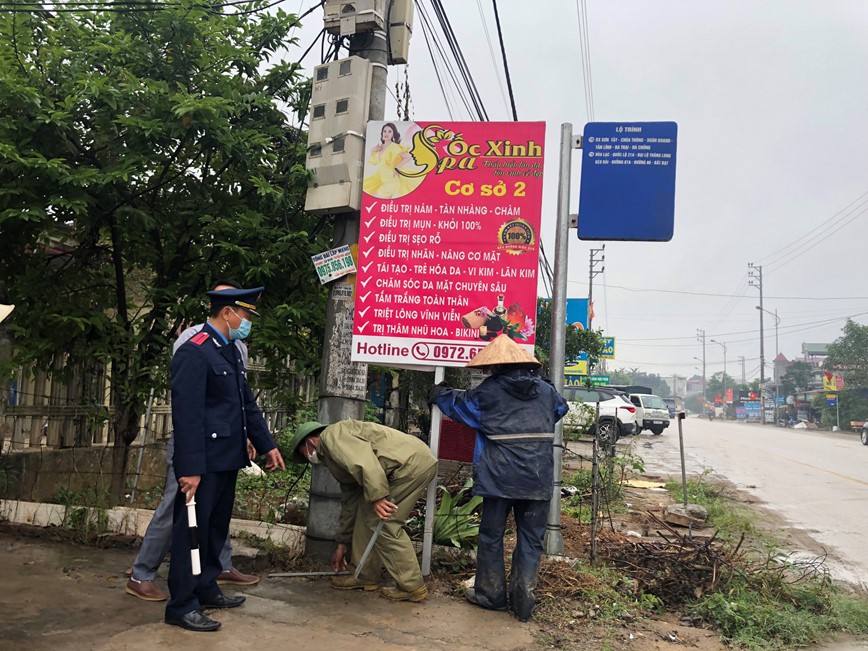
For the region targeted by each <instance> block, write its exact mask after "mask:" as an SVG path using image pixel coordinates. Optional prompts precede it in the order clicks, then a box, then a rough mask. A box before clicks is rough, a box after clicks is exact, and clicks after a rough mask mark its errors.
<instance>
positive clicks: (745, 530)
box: [666, 475, 761, 542]
mask: <svg viewBox="0 0 868 651" xmlns="http://www.w3.org/2000/svg"><path fill="white" fill-rule="evenodd" d="M704 478H705V475H703V476H702V478H701V479H700V480H699V481H696V480H693V479H688V480H687V501H688V502H689V503H690V504H698V505H700V506H702V507H705V509H706V510H707V511H708V523H707V524H708V526H709V527H713V528H714V529H717V531H718V538H720V539H721V540H725V541H730V542H731V541H734V540H738V539H739V538H741V536H742V534H745V535H750V536H753V537H757V538H759V537H760V535H761V534H760V533H759V531H758V530H757V527H756V524H755V523H756V519H757V516H756V514H755V513H753V512H752V511H750V510H749V509H747V508H744V507H742V506H740V505H738V504H736V503H735V502H733V501H732V500H731V499H729V498H727V497H726V496H725V495H724V492H723V489H722V488H721V487H719V486H715V485H713V484H711V483H709V482H707V481H703V479H704ZM666 490H667V491H669V493H670V494H671V495H672V499H674V500H675V501H676V502H677V503H678V504H681V503H682V502H683V501H684V493H683V490H682V486H681V482H680V481H669V482H667V483H666Z"/></svg>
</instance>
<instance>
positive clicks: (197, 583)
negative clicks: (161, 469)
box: [166, 470, 238, 619]
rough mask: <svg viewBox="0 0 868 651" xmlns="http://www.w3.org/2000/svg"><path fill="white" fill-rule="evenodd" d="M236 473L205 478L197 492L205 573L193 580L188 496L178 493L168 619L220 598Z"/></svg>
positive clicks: (170, 565) (199, 608) (212, 473)
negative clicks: (222, 556) (222, 558)
mask: <svg viewBox="0 0 868 651" xmlns="http://www.w3.org/2000/svg"><path fill="white" fill-rule="evenodd" d="M237 476H238V471H237V470H230V471H226V472H209V473H206V474H204V475H202V479H201V481H200V482H199V488H198V489H197V490H196V520H197V525H198V534H199V557H200V562H201V565H202V573H201V574H200V575H199V576H193V566H192V562H191V560H190V531H189V523H188V521H187V503H186V496H185V495H184V494H183V493H182V492H181V491H178V495H177V497H176V498H175V510H174V513H173V520H172V562H171V563H170V564H169V593H170V594H171V598H170V599H169V603H168V604H166V618H167V619H177V618H178V617H181V616H183V615H186V614H187V613H190V612H193V611H194V610H201V604H203V603H213V602H214V600H215V599H217V598H218V597H219V596H220V594H221V593H220V588H218V587H217V575H218V574H220V572H221V571H222V569H223V568H222V567H221V565H220V551H221V550H222V548H223V543H224V542H225V541H226V538H227V536H228V535H229V520H230V519H231V518H232V506H233V504H234V503H235V479H236V477H237Z"/></svg>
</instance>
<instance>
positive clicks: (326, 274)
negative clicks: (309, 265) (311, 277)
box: [311, 245, 356, 285]
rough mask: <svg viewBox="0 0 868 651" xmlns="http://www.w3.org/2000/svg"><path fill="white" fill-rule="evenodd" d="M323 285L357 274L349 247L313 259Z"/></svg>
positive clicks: (345, 246)
mask: <svg viewBox="0 0 868 651" xmlns="http://www.w3.org/2000/svg"><path fill="white" fill-rule="evenodd" d="M311 260H312V261H313V266H314V267H315V268H316V274H317V276H319V281H320V283H321V284H323V285H324V284H325V283H328V282H331V281H332V280H335V279H337V278H340V277H341V276H346V275H348V274H354V273H356V263H355V262H353V254H352V252H351V251H350V247H349V245H344V246H339V247H338V248H336V249H329V250H328V251H323V252H322V253H317V254H316V255H315V256H312V257H311Z"/></svg>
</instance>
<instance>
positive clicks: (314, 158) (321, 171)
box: [304, 57, 373, 214]
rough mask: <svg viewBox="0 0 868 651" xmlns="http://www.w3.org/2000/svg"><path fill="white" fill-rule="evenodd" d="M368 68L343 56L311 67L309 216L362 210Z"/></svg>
mask: <svg viewBox="0 0 868 651" xmlns="http://www.w3.org/2000/svg"><path fill="white" fill-rule="evenodd" d="M372 67H373V66H372V64H371V62H370V61H368V60H367V59H362V58H360V57H348V58H346V59H341V60H339V61H332V62H331V63H326V64H323V65H321V66H316V67H315V68H314V69H313V89H312V92H311V99H310V103H311V109H310V116H309V131H308V146H307V162H306V167H307V169H308V171H309V172H310V177H309V179H308V187H307V194H306V196H305V202H304V209H305V210H306V211H308V212H311V213H314V214H322V213H341V212H352V211H354V210H359V209H360V208H361V201H362V172H363V167H364V158H365V126H366V125H367V122H368V108H369V104H370V96H371V70H372Z"/></svg>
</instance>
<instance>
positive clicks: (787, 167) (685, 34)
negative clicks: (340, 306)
mask: <svg viewBox="0 0 868 651" xmlns="http://www.w3.org/2000/svg"><path fill="white" fill-rule="evenodd" d="M420 1H421V3H422V5H423V6H424V7H426V8H427V10H428V13H429V15H431V16H432V18H433V12H432V10H431V5H430V3H429V0H420ZM297 2H298V3H299V5H300V6H301V8H302V9H305V8H307V7H308V6H310V5H311V4H312V2H311V1H310V0H304V1H301V2H300V1H299V0H287V2H285V3H284V4H283V5H282V6H283V7H284V8H285V9H286V10H287V11H294V10H295V9H296V8H297V7H296V6H294V5H296V3H297ZM577 4H580V3H578V2H577V1H576V0H538V1H537V2H534V3H529V2H526V1H525V0H521V1H520V0H501V1H500V2H499V3H498V9H499V11H500V17H501V21H502V25H503V32H504V39H505V44H506V51H507V57H508V60H509V64H510V72H511V76H512V83H513V87H514V90H515V94H516V103H517V109H518V116H519V119H520V120H528V121H545V122H546V123H547V142H546V147H547V152H546V154H547V155H546V169H545V173H546V193H545V198H544V202H543V233H542V239H543V243H544V246H545V248H546V250H547V251H548V252H549V256H550V259H551V255H552V253H553V251H554V248H555V234H554V228H555V210H556V192H557V181H558V173H559V170H558V146H559V134H560V125H561V124H562V123H564V122H569V123H572V124H573V129H574V132H575V133H576V134H580V133H581V131H582V129H583V127H584V124H585V123H586V122H588V121H589V117H592V118H593V120H594V121H596V122H611V121H675V122H677V123H678V138H679V140H678V153H677V156H678V161H677V174H676V194H675V197H676V198H675V235H674V237H673V239H672V241H671V242H666V243H638V242H612V243H608V244H607V245H606V261H605V273H604V274H602V275H600V276H598V277H597V278H596V280H595V286H594V296H595V303H596V314H597V316H596V319H595V321H594V326H595V327H602V328H603V329H604V330H605V333H606V334H607V335H612V336H615V337H616V340H617V349H616V352H617V355H616V360H615V362H614V364H613V366H614V367H616V368H618V367H629V368H631V367H638V368H640V369H641V370H644V371H648V372H655V373H660V374H661V375H668V376H671V375H673V374H675V373H677V374H679V375H687V376H690V375H693V374H694V373H696V372H697V371H696V370H695V367H701V364H700V363H699V362H697V361H696V360H695V359H694V357H699V358H701V357H702V354H703V351H702V345H701V343H699V342H698V341H697V329H698V328H700V329H704V330H705V332H706V338H707V344H706V351H705V354H706V362H707V374H708V375H709V376H710V375H711V374H712V373H715V372H720V371H721V370H723V362H724V357H723V348H722V346H718V345H715V344H713V343H710V340H711V339H715V340H717V341H720V342H723V343H725V344H726V346H727V354H726V364H727V369H726V370H727V373H728V374H729V375H731V376H733V377H735V378H736V379H737V380H740V379H741V364H740V362H739V361H738V358H739V357H744V358H745V370H746V375H747V379H748V380H750V379H752V378H756V377H759V354H760V345H759V312H758V311H757V309H756V306H757V305H758V303H759V292H758V290H757V289H755V288H753V287H750V286H748V266H747V265H748V263H749V262H753V263H755V264H761V265H763V276H764V295H765V302H764V306H765V308H766V309H767V310H769V311H770V312H774V311H775V310H777V312H778V316H779V317H780V327H779V335H780V337H779V338H780V351H781V352H783V354H784V355H786V356H787V357H788V358H790V359H792V358H793V357H795V356H798V355H800V354H801V346H802V342H831V341H833V340H834V339H835V338H836V337H837V336H839V335H840V331H841V327H842V326H843V324H844V320H845V318H846V317H847V316H848V315H849V316H851V317H853V318H854V320H856V321H858V322H860V323H868V287H866V273H865V270H866V261H865V258H866V257H868V247H866V239H868V237H866V236H868V2H865V1H864V0H813V1H809V0H752V1H745V0H704V1H703V2H695V1H689V0H682V1H671V0H670V1H667V0H656V1H655V2H649V1H648V0H632V1H628V0H608V1H606V2H602V1H599V0H598V1H596V2H594V1H593V0H590V1H588V2H587V3H586V6H587V17H588V21H587V30H588V35H589V40H588V45H589V50H590V69H591V78H592V88H593V115H592V116H589V115H588V111H587V110H586V104H587V103H586V97H585V90H584V82H583V78H582V59H581V46H580V36H579V35H580V30H579V19H578V13H577ZM444 6H445V7H446V10H447V13H448V16H449V18H450V20H451V22H452V25H453V27H454V29H455V31H456V33H457V36H458V40H459V43H460V45H461V47H462V49H463V51H464V55H465V57H466V59H467V62H468V65H469V67H470V71H471V73H472V74H473V76H474V78H475V80H476V83H477V85H478V87H479V89H480V93H481V95H482V98H483V101H484V103H485V106H486V108H487V110H488V114H489V117H490V118H491V119H492V120H509V119H511V113H510V110H509V107H508V103H507V102H506V101H505V97H504V91H502V87H503V88H505V83H504V81H503V68H502V65H501V60H500V54H499V46H498V44H497V31H496V27H495V22H494V14H493V10H492V5H491V2H489V1H488V0H477V1H474V0H444ZM483 16H484V19H483ZM320 20H321V13H320V12H314V13H313V14H311V16H309V17H308V18H307V19H306V21H307V22H306V24H305V25H304V26H303V28H301V29H299V30H298V31H297V32H296V36H298V38H299V47H298V48H297V50H298V52H296V58H297V56H298V54H299V53H300V52H301V51H302V49H303V48H306V47H307V46H308V45H309V44H310V43H311V42H312V41H313V39H314V38H315V36H316V34H317V33H318V32H319V30H320V29H321V27H322V24H321V22H320ZM486 29H487V32H488V34H489V35H490V38H491V41H490V45H489V40H488V39H487V38H486ZM314 50H315V52H313V53H312V54H311V55H310V56H309V57H308V58H307V59H306V61H305V63H307V64H309V65H310V66H312V65H315V64H318V63H319V58H318V57H319V47H316V48H314ZM492 53H493V54H494V60H493V54H492ZM292 54H293V52H290V56H291V55H292ZM344 54H345V53H344ZM342 56H343V55H342ZM403 76H404V67H403V66H394V67H393V68H391V69H390V73H389V80H390V87H391V88H392V89H394V85H395V81H396V80H397V79H398V78H400V79H401V80H403ZM409 79H410V90H411V94H412V99H413V106H414V111H413V115H412V117H413V118H414V119H417V120H448V119H449V113H448V111H447V105H446V102H445V101H444V98H443V95H442V94H441V91H440V88H439V87H438V84H437V81H436V76H435V72H434V68H433V65H432V61H431V58H430V56H429V54H428V51H427V49H426V47H425V40H424V38H423V33H422V28H421V24H420V17H419V15H418V12H417V16H416V21H415V25H414V34H413V38H412V41H411V46H410V63H409ZM450 104H451V105H452V103H451V102H450ZM388 106H389V109H388V111H389V112H387V116H386V117H387V118H392V117H396V116H395V114H394V107H395V103H394V100H392V99H391V98H390V103H389V105H388ZM452 109H453V113H454V116H455V119H456V120H468V119H471V118H470V116H469V115H468V114H467V112H466V111H465V110H464V109H463V107H461V105H458V106H457V107H456V106H455V105H452ZM580 172H581V158H580V152H578V151H576V152H575V154H574V157H573V178H572V191H571V196H572V201H571V212H577V210H578V203H579V178H580ZM806 236H807V237H806ZM592 246H593V247H598V246H600V243H591V242H582V241H579V240H578V238H577V237H576V232H575V230H573V231H571V232H570V252H569V284H568V295H569V296H571V297H582V296H587V292H588V282H587V277H588V253H589V250H590V248H591V247H592ZM541 291H542V289H541ZM822 299H833V300H822ZM765 326H766V328H765V329H766V338H765V354H766V366H767V370H766V377H771V376H772V360H773V359H774V356H775V353H776V350H775V328H774V317H772V316H769V315H766V319H765Z"/></svg>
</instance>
